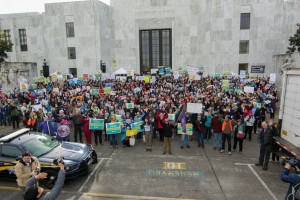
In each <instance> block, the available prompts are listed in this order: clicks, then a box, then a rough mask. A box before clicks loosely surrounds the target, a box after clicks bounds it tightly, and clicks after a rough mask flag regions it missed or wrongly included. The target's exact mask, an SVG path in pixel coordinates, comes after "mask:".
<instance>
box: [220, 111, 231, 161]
mask: <svg viewBox="0 0 300 200" xmlns="http://www.w3.org/2000/svg"><path fill="white" fill-rule="evenodd" d="M233 126H234V124H233V123H232V121H231V119H230V115H226V116H225V120H224V122H223V124H222V132H223V136H222V141H223V143H222V149H221V151H220V153H223V152H224V151H225V142H226V140H227V143H228V154H229V155H231V133H232V130H233Z"/></svg>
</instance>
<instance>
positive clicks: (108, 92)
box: [103, 87, 111, 94]
mask: <svg viewBox="0 0 300 200" xmlns="http://www.w3.org/2000/svg"><path fill="white" fill-rule="evenodd" d="M103 91H104V94H110V93H111V87H106V88H104V89H103Z"/></svg>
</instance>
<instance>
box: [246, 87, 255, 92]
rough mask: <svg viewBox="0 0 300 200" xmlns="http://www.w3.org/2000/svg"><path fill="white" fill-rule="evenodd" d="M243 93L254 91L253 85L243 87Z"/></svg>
mask: <svg viewBox="0 0 300 200" xmlns="http://www.w3.org/2000/svg"><path fill="white" fill-rule="evenodd" d="M244 92H245V93H254V87H244Z"/></svg>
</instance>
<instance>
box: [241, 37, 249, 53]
mask: <svg viewBox="0 0 300 200" xmlns="http://www.w3.org/2000/svg"><path fill="white" fill-rule="evenodd" d="M248 53H249V40H241V41H240V54H248Z"/></svg>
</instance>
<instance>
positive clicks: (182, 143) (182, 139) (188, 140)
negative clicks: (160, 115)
mask: <svg viewBox="0 0 300 200" xmlns="http://www.w3.org/2000/svg"><path fill="white" fill-rule="evenodd" d="M185 138H186V146H187V147H188V146H190V136H189V135H185V134H182V135H181V144H180V146H181V147H183V146H184V139H185Z"/></svg>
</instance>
